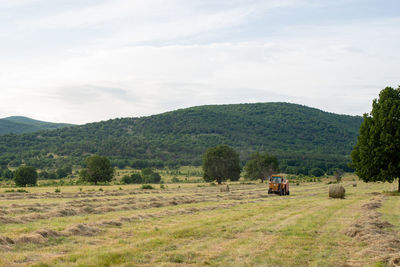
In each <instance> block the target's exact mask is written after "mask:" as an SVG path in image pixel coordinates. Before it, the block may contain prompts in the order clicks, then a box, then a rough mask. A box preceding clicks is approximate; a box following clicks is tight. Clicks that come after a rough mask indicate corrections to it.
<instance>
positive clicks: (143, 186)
mask: <svg viewBox="0 0 400 267" xmlns="http://www.w3.org/2000/svg"><path fill="white" fill-rule="evenodd" d="M141 188H142V189H154V187H152V186H151V185H149V184H144V185H142V187H141Z"/></svg>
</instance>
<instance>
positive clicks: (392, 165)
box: [351, 87, 400, 192]
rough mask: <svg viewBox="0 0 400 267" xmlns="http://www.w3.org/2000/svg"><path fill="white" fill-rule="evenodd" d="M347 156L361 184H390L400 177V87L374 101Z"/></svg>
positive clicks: (381, 94) (385, 91)
mask: <svg viewBox="0 0 400 267" xmlns="http://www.w3.org/2000/svg"><path fill="white" fill-rule="evenodd" d="M351 157H352V160H353V163H352V164H353V167H355V168H356V173H357V175H358V176H359V177H360V178H361V179H362V180H363V181H365V182H375V181H383V182H393V181H394V180H395V179H396V178H399V177H400V87H398V88H397V89H394V88H391V87H386V88H385V89H383V90H382V91H381V92H380V94H379V99H374V101H373V103H372V111H371V113H370V114H364V121H363V123H362V124H361V127H360V135H359V136H358V140H357V144H356V145H355V147H354V150H353V152H352V153H351ZM398 190H399V192H400V179H399V189H398Z"/></svg>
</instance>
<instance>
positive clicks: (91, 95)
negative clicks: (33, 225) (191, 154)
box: [0, 0, 400, 124]
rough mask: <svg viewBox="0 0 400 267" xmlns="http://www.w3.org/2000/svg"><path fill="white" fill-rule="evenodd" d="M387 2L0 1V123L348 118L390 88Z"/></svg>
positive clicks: (396, 62) (393, 41)
mask: <svg viewBox="0 0 400 267" xmlns="http://www.w3.org/2000/svg"><path fill="white" fill-rule="evenodd" d="M398 10H400V2H398V1H395V0H385V1H378V0H351V1H345V0H338V1H330V0H321V1H316V0H280V1H277V0H269V1H268V0H267V1H266V0H250V1H249V0H246V1H244V0H235V1H225V0H223V1H218V2H215V1H210V0H205V1H180V0H171V1H169V2H168V5H166V4H165V3H164V2H163V1H161V0H149V1H146V2H143V1H131V0H114V1H111V0H84V1H78V0H70V1H65V0H60V1H45V0H14V1H4V0H0V14H2V16H0V34H1V36H2V42H1V43H0V49H1V51H2V53H1V54H0V58H1V60H0V84H1V87H0V88H1V91H0V92H1V98H0V99H1V100H2V105H1V107H0V117H1V118H4V117H9V116H25V117H29V118H33V119H36V120H41V121H49V122H62V123H73V124H84V123H88V122H96V121H104V120H108V119H113V118H121V117H140V116H147V115H154V114H159V113H162V112H166V111H172V110H176V109H180V108H186V107H192V106H200V105H210V104H237V103H257V102H289V103H296V104H301V105H306V106H309V107H313V108H318V109H321V110H323V111H327V112H332V113H337V114H347V115H359V116H361V115H362V114H363V113H368V112H369V111H370V110H371V104H372V100H373V99H374V98H377V97H378V94H379V92H380V90H382V89H383V88H385V87H386V86H391V87H397V86H398V85H399V84H400V76H399V75H398V71H397V70H398V69H399V67H400V53H399V47H400V15H399V14H398Z"/></svg>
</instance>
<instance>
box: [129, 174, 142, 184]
mask: <svg viewBox="0 0 400 267" xmlns="http://www.w3.org/2000/svg"><path fill="white" fill-rule="evenodd" d="M131 181H132V183H133V184H141V183H143V177H142V176H141V175H140V173H134V174H132V175H131Z"/></svg>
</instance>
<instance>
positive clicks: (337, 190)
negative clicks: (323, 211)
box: [329, 184, 346, 198]
mask: <svg viewBox="0 0 400 267" xmlns="http://www.w3.org/2000/svg"><path fill="white" fill-rule="evenodd" d="M345 195H346V190H345V189H344V187H343V186H342V185H340V184H332V185H330V186H329V197H331V198H344V197H345Z"/></svg>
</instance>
